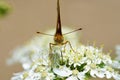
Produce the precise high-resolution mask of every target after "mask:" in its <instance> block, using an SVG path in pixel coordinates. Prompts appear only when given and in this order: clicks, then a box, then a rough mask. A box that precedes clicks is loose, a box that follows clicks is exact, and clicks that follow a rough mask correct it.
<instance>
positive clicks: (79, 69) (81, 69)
mask: <svg viewBox="0 0 120 80" xmlns="http://www.w3.org/2000/svg"><path fill="white" fill-rule="evenodd" d="M85 66H86V63H83V64H81V66H76V67H77V70H78V71H79V72H80V71H83V70H84V67H85Z"/></svg>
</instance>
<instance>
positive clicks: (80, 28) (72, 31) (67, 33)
mask: <svg viewBox="0 0 120 80" xmlns="http://www.w3.org/2000/svg"><path fill="white" fill-rule="evenodd" d="M80 30H82V28H79V29H76V30H74V31H71V32H67V33H64V34H63V35H66V34H70V33H73V32H76V31H80Z"/></svg>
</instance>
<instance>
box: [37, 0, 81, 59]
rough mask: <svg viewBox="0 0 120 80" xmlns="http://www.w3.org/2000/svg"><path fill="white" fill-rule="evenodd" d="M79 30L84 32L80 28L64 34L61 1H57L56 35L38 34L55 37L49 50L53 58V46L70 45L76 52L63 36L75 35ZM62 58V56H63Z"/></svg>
mask: <svg viewBox="0 0 120 80" xmlns="http://www.w3.org/2000/svg"><path fill="white" fill-rule="evenodd" d="M79 30H82V28H79V29H76V30H73V31H71V32H67V33H64V34H62V25H61V16H60V3H59V0H57V24H56V32H55V34H54V35H51V34H46V33H42V32H37V33H38V34H44V35H49V36H54V43H49V48H50V50H49V54H50V56H51V55H52V46H62V45H66V44H69V45H70V48H71V50H72V51H73V52H75V51H74V49H73V48H72V45H71V43H70V42H69V41H65V40H64V36H63V35H66V34H70V33H73V32H76V31H79ZM61 56H62V54H61ZM51 57H52V56H51ZM51 57H50V58H51Z"/></svg>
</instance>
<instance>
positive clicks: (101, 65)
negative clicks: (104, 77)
mask: <svg viewBox="0 0 120 80" xmlns="http://www.w3.org/2000/svg"><path fill="white" fill-rule="evenodd" d="M97 66H98V67H100V68H103V67H104V66H105V64H104V63H103V62H101V63H100V64H97Z"/></svg>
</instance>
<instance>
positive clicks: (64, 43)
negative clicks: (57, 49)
mask: <svg viewBox="0 0 120 80" xmlns="http://www.w3.org/2000/svg"><path fill="white" fill-rule="evenodd" d="M67 43H68V44H69V45H70V48H71V49H72V51H73V52H74V53H76V51H75V50H74V49H73V47H72V45H71V43H70V42H69V41H66V42H65V43H63V45H66V44H67Z"/></svg>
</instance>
